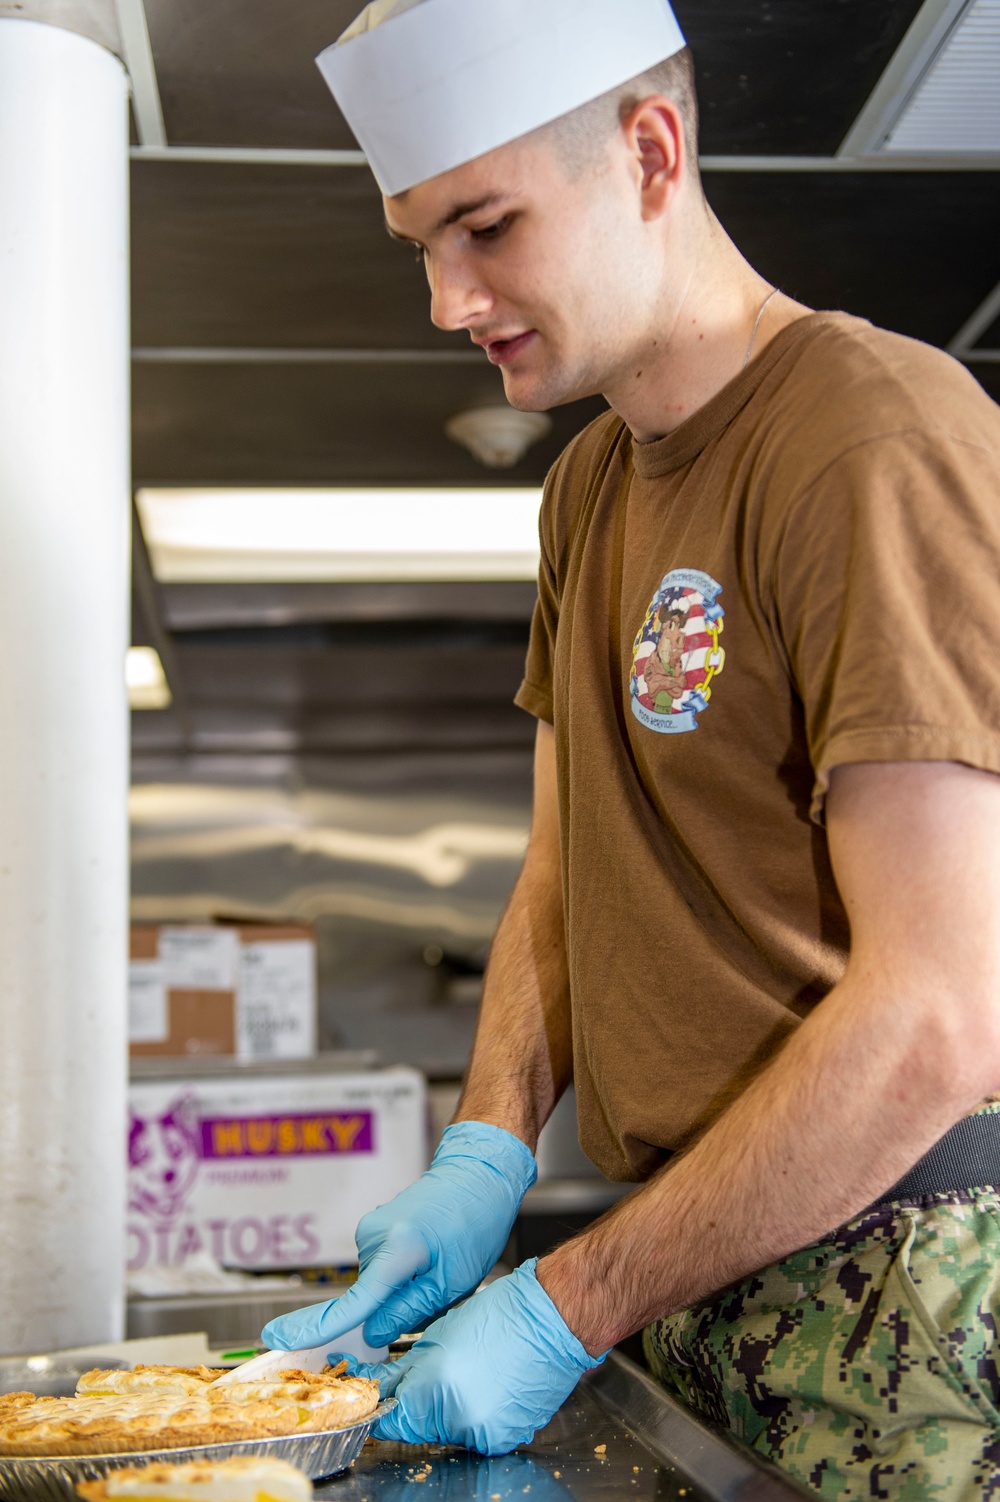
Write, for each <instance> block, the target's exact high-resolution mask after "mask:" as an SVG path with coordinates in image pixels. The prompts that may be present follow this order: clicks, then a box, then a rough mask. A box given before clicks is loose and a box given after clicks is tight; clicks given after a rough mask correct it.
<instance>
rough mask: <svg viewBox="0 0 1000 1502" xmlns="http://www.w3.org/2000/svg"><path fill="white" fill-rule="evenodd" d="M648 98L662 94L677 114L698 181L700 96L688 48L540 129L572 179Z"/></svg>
mask: <svg viewBox="0 0 1000 1502" xmlns="http://www.w3.org/2000/svg"><path fill="white" fill-rule="evenodd" d="M651 94H663V95H665V96H666V98H667V99H671V100H672V101H673V102H674V104H676V106H677V108H678V109H679V111H680V114H681V119H682V120H683V121H684V143H685V145H686V147H687V154H688V159H689V161H690V164H691V171H692V172H693V173H694V174H695V175H696V176H697V173H698V95H697V92H696V90H695V82H694V61H693V59H692V57H691V49H690V48H689V47H683V48H682V49H681V51H680V52H675V53H674V55H673V57H668V58H665V59H664V61H663V62H662V63H657V64H656V66H655V67H654V68H650V69H649V71H648V72H646V73H640V74H639V75H638V77H636V78H630V79H629V80H628V82H627V83H623V84H622V85H621V86H620V87H619V88H617V89H612V90H611V92H610V93H608V94H602V95H601V96H600V98H598V99H592V100H591V101H590V102H589V103H588V104H581V105H580V107H579V109H575V110H572V111H571V112H570V113H569V114H568V115H563V116H562V117H561V118H560V119H559V120H554V121H553V122H552V124H551V125H546V126H544V127H543V129H544V130H545V131H547V132H549V134H550V138H551V139H552V141H553V143H554V144H555V146H556V148H557V150H558V152H559V155H560V156H561V157H562V159H563V161H564V162H565V164H566V167H567V169H568V170H569V172H570V173H571V175H573V176H576V175H578V174H579V173H581V172H583V171H585V170H586V168H587V167H589V166H590V165H591V164H592V163H593V162H594V161H595V160H596V158H597V157H598V156H599V155H600V153H601V151H603V149H604V147H605V146H606V145H607V143H608V141H609V140H610V138H611V136H612V135H613V134H614V131H615V128H616V127H617V126H618V125H619V124H620V123H621V121H622V120H624V118H625V116H626V115H627V114H628V113H629V112H630V110H632V109H634V108H635V106H636V105H637V104H638V103H639V102H640V100H642V99H647V98H648V97H649V96H650V95H651Z"/></svg>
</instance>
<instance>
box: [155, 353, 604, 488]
mask: <svg viewBox="0 0 1000 1502" xmlns="http://www.w3.org/2000/svg"><path fill="white" fill-rule="evenodd" d="M497 400H498V401H502V400H503V387H502V384H501V381H500V377H499V376H498V374H497V372H496V371H495V370H494V369H493V368H492V366H490V365H489V364H488V363H487V362H486V360H485V358H484V360H483V364H482V366H474V365H454V366H444V367H442V368H440V369H435V370H434V371H433V373H432V374H428V371H427V370H426V368H425V367H421V366H409V365H379V366H343V365H322V366H317V365H215V366H212V365H141V364H140V365H136V366H135V368H134V371H133V473H134V476H135V482H136V484H137V485H141V484H157V483H158V484H168V483H170V484H174V483H176V484H199V483H206V484H208V483H211V484H227V483H234V484H240V483H245V484H264V483H273V484H302V485H307V484H308V485H411V484H412V485H433V484H438V483H440V484H445V485H495V484H497V483H503V484H514V485H518V484H524V485H527V484H537V483H540V481H541V480H542V479H543V478H544V476H545V473H546V471H547V470H548V467H549V465H550V464H551V463H552V462H553V461H554V459H555V458H556V457H557V455H558V454H559V452H560V451H561V449H562V448H563V447H564V445H565V444H566V443H567V442H568V441H569V439H570V438H571V437H572V436H573V434H574V433H576V432H578V431H579V430H580V428H582V427H583V426H584V425H585V423H587V422H588V421H589V420H590V418H591V417H592V416H596V415H597V414H598V413H599V412H600V411H602V410H604V404H603V403H602V402H601V401H600V400H595V401H590V402H584V403H579V404H576V405H574V406H572V407H565V408H562V409H560V410H559V411H557V412H554V413H553V414H552V416H553V420H554V426H553V432H552V434H551V435H550V436H549V437H548V438H547V439H544V440H543V441H542V442H541V443H538V444H536V445H535V446H534V448H532V449H531V450H530V451H529V453H528V456H527V458H526V459H524V460H522V462H521V463H520V464H517V465H515V466H514V467H513V468H512V469H505V470H488V469H485V468H484V467H483V466H482V465H481V464H479V463H478V462H477V461H476V460H475V459H473V458H472V456H471V455H470V454H468V453H467V452H466V451H465V450H464V449H462V448H460V447H459V446H458V445H457V444H455V443H453V442H452V441H451V440H450V439H449V438H447V437H446V436H445V432H444V422H445V419H446V418H448V417H450V416H452V415H453V414H454V413H455V412H459V411H462V410H463V409H464V408H465V407H467V406H474V405H477V404H482V403H485V402H489V401H497Z"/></svg>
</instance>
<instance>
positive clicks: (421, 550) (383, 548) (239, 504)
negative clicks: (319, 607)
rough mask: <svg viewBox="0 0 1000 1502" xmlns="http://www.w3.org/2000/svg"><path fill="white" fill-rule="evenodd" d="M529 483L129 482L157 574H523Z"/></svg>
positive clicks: (533, 530) (390, 577)
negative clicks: (319, 486)
mask: <svg viewBox="0 0 1000 1502" xmlns="http://www.w3.org/2000/svg"><path fill="white" fill-rule="evenodd" d="M541 498H542V492H541V490H540V489H530V490H528V489H513V488H504V489H500V488H485V487H483V488H480V489H476V490H437V489H435V490H432V489H426V490H402V489H399V490H307V489H297V490H230V489H218V490H202V489H199V490H176V489H171V490H159V489H156V490H153V489H144V490H140V491H139V492H138V494H137V496H136V503H137V505H138V508H139V515H140V517H141V519H142V530H143V535H144V536H145V539H146V545H147V547H148V548H149V554H150V558H151V561H152V565H153V571H154V573H155V574H156V577H157V578H158V579H161V580H163V581H164V582H165V583H193V582H198V581H205V582H215V583H224V582H233V581H240V582H248V583H249V582H267V581H272V582H294V581H301V580H311V581H320V582H322V581H330V582H333V581H342V580H373V581H397V580H405V579H427V580H446V579H465V580H478V579H534V577H535V575H536V573H537V571H538V508H539V506H540V504H541Z"/></svg>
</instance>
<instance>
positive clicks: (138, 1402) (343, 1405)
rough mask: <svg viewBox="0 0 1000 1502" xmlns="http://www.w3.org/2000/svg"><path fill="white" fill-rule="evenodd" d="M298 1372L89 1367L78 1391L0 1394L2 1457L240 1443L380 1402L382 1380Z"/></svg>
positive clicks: (336, 1420)
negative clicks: (249, 1376) (228, 1376)
mask: <svg viewBox="0 0 1000 1502" xmlns="http://www.w3.org/2000/svg"><path fill="white" fill-rule="evenodd" d="M346 1366H347V1363H346V1362H342V1363H341V1365H340V1366H339V1367H332V1368H328V1369H327V1370H326V1371H325V1372H318V1373H317V1372H302V1371H298V1370H296V1369H294V1368H293V1369H290V1370H288V1371H284V1372H279V1373H278V1375H277V1377H275V1378H270V1379H268V1380H266V1381H259V1382H231V1383H229V1384H228V1385H226V1386H225V1387H212V1386H211V1385H210V1384H211V1383H212V1381H213V1380H214V1379H215V1378H216V1377H219V1376H221V1375H222V1373H221V1371H213V1370H212V1369H211V1368H210V1367H166V1366H138V1367H136V1368H135V1370H134V1371H100V1370H95V1371H92V1372H85V1373H84V1375H83V1376H82V1377H81V1378H80V1380H79V1382H78V1383H77V1390H76V1396H75V1397H72V1398H36V1397H35V1395H34V1394H33V1393H29V1392H15V1393H8V1394H7V1395H6V1396H4V1397H0V1456H2V1455H109V1454H130V1453H135V1452H136V1451H141V1450H178V1449H188V1448H189V1447H191V1446H193V1445H220V1444H242V1443H244V1442H245V1441H247V1440H254V1439H272V1438H276V1437H279V1436H285V1435H295V1434H317V1433H321V1432H323V1431H325V1430H329V1429H342V1428H344V1427H345V1426H346V1425H348V1424H353V1423H356V1422H357V1421H358V1420H359V1419H363V1418H367V1416H368V1415H369V1414H370V1413H374V1411H375V1409H376V1407H377V1406H378V1400H379V1390H378V1383H377V1382H370V1381H369V1380H368V1379H367V1378H365V1377H346V1376H344V1375H343V1373H344V1372H345V1371H346Z"/></svg>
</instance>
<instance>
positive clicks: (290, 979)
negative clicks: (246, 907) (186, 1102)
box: [129, 924, 316, 1059]
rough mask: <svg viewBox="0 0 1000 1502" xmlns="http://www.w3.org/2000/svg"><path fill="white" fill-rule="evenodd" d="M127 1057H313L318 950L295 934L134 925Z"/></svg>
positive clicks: (306, 935)
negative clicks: (129, 1052) (203, 1055)
mask: <svg viewBox="0 0 1000 1502" xmlns="http://www.w3.org/2000/svg"><path fill="white" fill-rule="evenodd" d="M129 1046H130V1051H131V1052H132V1054H134V1055H137V1056H143V1055H156V1054H159V1055H164V1056H167V1057H175V1058H176V1057H183V1056H185V1055H191V1054H210V1055H221V1056H225V1055H229V1056H235V1057H236V1058H239V1059H272V1058H273V1059H295V1058H308V1057H310V1056H311V1055H312V1054H314V1053H315V1051H316V944H315V940H314V938H313V934H312V930H311V929H309V928H305V927H299V926H293V925H288V926H283V927H279V926H277V925H273V926H271V925H268V926H264V925H254V926H250V925H236V924H200V925H188V926H172V925H161V926H158V927H157V926H151V925H150V926H135V927H133V928H132V931H131V947H130V962H129Z"/></svg>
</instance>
